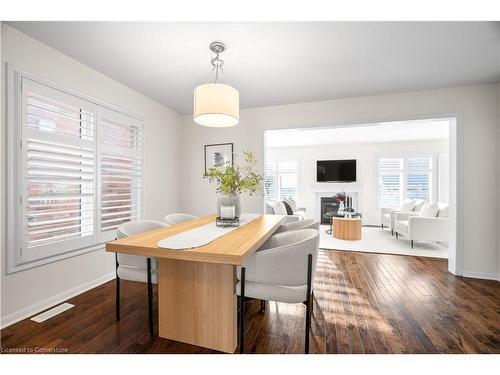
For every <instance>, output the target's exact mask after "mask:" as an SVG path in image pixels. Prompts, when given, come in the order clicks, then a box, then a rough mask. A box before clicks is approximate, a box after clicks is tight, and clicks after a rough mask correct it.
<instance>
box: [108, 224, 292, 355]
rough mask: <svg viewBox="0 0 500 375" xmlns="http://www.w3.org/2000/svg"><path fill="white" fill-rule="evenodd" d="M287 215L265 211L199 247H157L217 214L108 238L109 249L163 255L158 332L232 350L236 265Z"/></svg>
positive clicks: (146, 255) (132, 253)
mask: <svg viewBox="0 0 500 375" xmlns="http://www.w3.org/2000/svg"><path fill="white" fill-rule="evenodd" d="M284 218H285V216H284V215H266V214H263V215H261V216H259V217H258V218H256V219H254V220H252V221H250V222H249V223H247V224H245V225H242V226H240V227H239V228H237V229H236V230H233V231H229V232H228V233H227V234H225V235H223V236H221V237H218V238H217V239H215V240H214V241H212V242H210V243H208V244H206V245H203V246H200V247H195V248H186V249H180V250H179V249H168V248H162V247H158V242H159V241H160V240H162V239H165V238H168V237H170V236H174V235H176V234H179V233H182V232H186V231H189V230H192V229H194V228H197V227H199V226H202V225H206V224H209V223H212V222H213V225H214V226H215V219H216V215H209V216H204V217H200V218H197V219H193V220H190V221H187V222H184V223H180V224H176V225H173V226H169V227H165V228H161V229H157V230H153V231H150V232H146V233H141V234H137V235H134V236H130V237H126V238H122V239H119V240H116V241H111V242H108V243H106V251H109V252H114V253H123V254H131V255H142V256H145V257H155V258H157V261H158V325H159V328H158V335H159V336H160V337H163V338H166V339H170V340H175V341H180V342H184V343H188V344H192V345H198V346H201V347H205V348H210V349H214V350H219V351H222V352H226V353H233V352H234V351H235V350H236V347H237V345H238V340H237V298H236V281H237V280H236V267H237V266H241V265H244V264H245V261H246V259H248V257H250V256H251V255H252V254H253V253H254V252H255V251H256V250H257V249H258V248H259V247H260V246H262V244H263V243H264V242H265V241H266V240H267V239H268V238H269V237H270V236H271V235H272V234H273V233H274V232H275V231H276V230H277V229H278V227H279V226H280V224H281V222H282V220H283V219H284Z"/></svg>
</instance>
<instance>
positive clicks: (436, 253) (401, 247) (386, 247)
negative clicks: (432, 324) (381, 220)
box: [319, 225, 448, 259]
mask: <svg viewBox="0 0 500 375" xmlns="http://www.w3.org/2000/svg"><path fill="white" fill-rule="evenodd" d="M328 229H329V226H328V225H321V227H320V241H319V247H320V248H321V249H327V250H344V251H358V252H364V253H383V254H398V255H416V256H422V257H431V258H443V259H448V247H447V246H445V245H444V244H440V243H436V242H423V241H416V242H415V243H414V248H413V249H412V248H410V241H409V240H407V239H405V238H403V237H401V236H400V237H399V239H396V237H392V236H391V231H390V230H387V229H384V230H382V229H381V228H380V227H363V228H362V229H361V240H359V241H344V240H338V239H336V238H334V237H333V236H332V235H330V234H327V233H326V230H328Z"/></svg>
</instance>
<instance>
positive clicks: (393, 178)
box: [377, 159, 403, 207]
mask: <svg viewBox="0 0 500 375" xmlns="http://www.w3.org/2000/svg"><path fill="white" fill-rule="evenodd" d="M402 177H403V159H379V160H378V184H377V187H378V194H377V203H378V207H398V206H399V205H400V202H401V196H402V192H403V189H402Z"/></svg>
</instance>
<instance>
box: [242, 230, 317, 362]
mask: <svg viewBox="0 0 500 375" xmlns="http://www.w3.org/2000/svg"><path fill="white" fill-rule="evenodd" d="M318 247H319V232H318V231H317V230H315V229H301V230H297V231H290V232H284V233H279V234H275V235H274V236H272V237H271V238H270V239H269V240H267V241H266V243H265V244H264V245H263V247H262V248H261V250H260V251H258V252H256V253H254V254H253V255H252V256H251V257H250V258H249V259H248V261H247V262H246V263H245V265H244V266H242V267H238V268H237V278H238V283H237V285H236V292H237V294H238V296H240V352H241V353H243V350H244V332H245V329H244V321H245V319H244V318H245V297H252V298H257V299H260V300H261V301H262V300H263V301H278V302H284V303H304V304H305V305H306V337H305V352H306V353H308V352H309V328H310V322H311V308H312V290H313V283H312V281H313V279H314V274H315V272H316V263H317V259H318Z"/></svg>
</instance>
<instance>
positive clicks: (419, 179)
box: [406, 157, 432, 201]
mask: <svg viewBox="0 0 500 375" xmlns="http://www.w3.org/2000/svg"><path fill="white" fill-rule="evenodd" d="M431 178H432V158H430V157H416V158H407V159H406V196H407V197H408V198H410V199H423V200H425V201H428V200H429V199H430V189H431Z"/></svg>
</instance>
